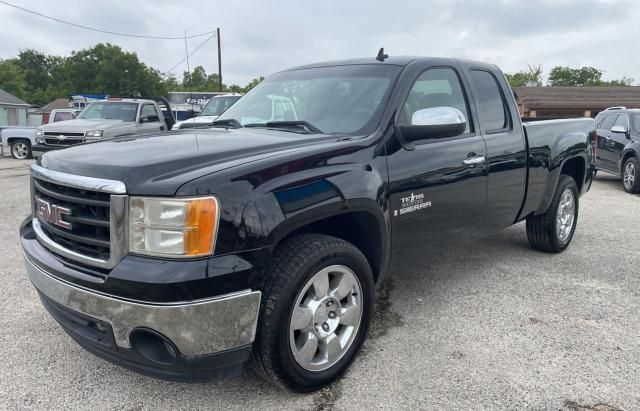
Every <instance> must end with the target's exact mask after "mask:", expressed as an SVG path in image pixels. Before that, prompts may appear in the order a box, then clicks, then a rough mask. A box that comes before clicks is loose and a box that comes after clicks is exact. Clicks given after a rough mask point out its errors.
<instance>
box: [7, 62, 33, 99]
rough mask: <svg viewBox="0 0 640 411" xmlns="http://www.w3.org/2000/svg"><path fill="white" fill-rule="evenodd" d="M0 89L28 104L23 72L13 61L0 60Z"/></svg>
mask: <svg viewBox="0 0 640 411" xmlns="http://www.w3.org/2000/svg"><path fill="white" fill-rule="evenodd" d="M0 89H2V90H4V91H6V92H7V93H11V94H13V95H14V96H16V97H18V98H20V99H23V100H25V101H26V102H30V101H29V100H28V99H27V96H26V89H27V82H26V80H25V78H24V72H23V71H22V69H21V68H20V67H19V66H18V65H17V64H16V63H15V61H13V60H0Z"/></svg>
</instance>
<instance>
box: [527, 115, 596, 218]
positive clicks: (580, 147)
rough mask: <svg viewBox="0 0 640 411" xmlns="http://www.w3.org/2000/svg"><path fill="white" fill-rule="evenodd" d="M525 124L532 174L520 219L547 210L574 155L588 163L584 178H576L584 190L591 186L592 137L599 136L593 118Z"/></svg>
mask: <svg viewBox="0 0 640 411" xmlns="http://www.w3.org/2000/svg"><path fill="white" fill-rule="evenodd" d="M523 127H524V130H525V136H526V138H527V144H528V150H529V156H528V167H529V177H528V185H527V195H526V198H525V202H524V205H523V207H522V211H521V212H520V216H519V218H518V220H522V219H523V218H525V217H527V216H528V215H530V214H536V215H537V214H541V213H544V212H545V211H546V210H547V208H548V207H549V204H550V203H551V198H552V197H553V193H554V191H555V188H556V185H557V183H558V179H559V177H560V172H561V171H562V167H563V166H564V164H565V163H566V162H567V161H568V160H570V159H572V158H580V159H581V161H582V162H583V165H584V170H585V173H584V178H582V179H581V180H582V181H577V182H576V183H577V184H578V186H579V187H580V189H581V194H582V193H584V192H585V191H586V190H588V189H589V186H590V183H591V176H592V169H593V158H592V156H591V155H590V153H591V149H590V148H591V146H590V141H591V140H593V139H594V138H595V122H594V121H593V120H592V119H590V118H580V119H568V120H548V121H537V122H532V123H524V124H523Z"/></svg>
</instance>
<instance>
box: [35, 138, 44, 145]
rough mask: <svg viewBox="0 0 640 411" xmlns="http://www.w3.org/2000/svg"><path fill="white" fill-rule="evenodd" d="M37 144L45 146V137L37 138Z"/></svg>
mask: <svg viewBox="0 0 640 411" xmlns="http://www.w3.org/2000/svg"><path fill="white" fill-rule="evenodd" d="M36 143H38V144H44V137H36Z"/></svg>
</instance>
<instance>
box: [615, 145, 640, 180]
mask: <svg viewBox="0 0 640 411" xmlns="http://www.w3.org/2000/svg"><path fill="white" fill-rule="evenodd" d="M639 151H640V149H639V148H637V147H629V148H627V149H626V150H625V152H624V153H622V158H621V161H620V175H624V164H625V163H626V162H627V160H628V159H630V158H631V157H636V158H640V156H639V155H638V152H639Z"/></svg>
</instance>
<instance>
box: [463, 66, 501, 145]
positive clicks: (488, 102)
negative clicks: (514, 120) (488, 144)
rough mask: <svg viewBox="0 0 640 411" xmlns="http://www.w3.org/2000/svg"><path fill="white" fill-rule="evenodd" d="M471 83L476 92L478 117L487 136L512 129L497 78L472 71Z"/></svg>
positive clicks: (484, 71) (475, 70) (477, 70)
mask: <svg viewBox="0 0 640 411" xmlns="http://www.w3.org/2000/svg"><path fill="white" fill-rule="evenodd" d="M471 81H472V83H473V86H474V89H475V91H476V99H477V102H478V104H477V105H476V106H477V108H478V117H479V119H480V124H481V125H482V126H483V128H484V130H485V133H486V134H496V133H501V132H504V131H507V130H509V129H510V128H511V118H510V115H509V109H508V106H507V103H506V101H505V97H504V94H503V92H502V88H501V87H500V85H499V83H498V80H497V79H496V77H495V76H494V75H493V74H492V73H490V72H489V71H486V70H480V69H472V70H471Z"/></svg>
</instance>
